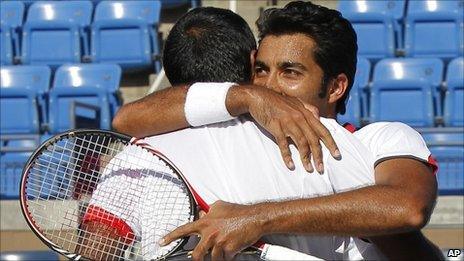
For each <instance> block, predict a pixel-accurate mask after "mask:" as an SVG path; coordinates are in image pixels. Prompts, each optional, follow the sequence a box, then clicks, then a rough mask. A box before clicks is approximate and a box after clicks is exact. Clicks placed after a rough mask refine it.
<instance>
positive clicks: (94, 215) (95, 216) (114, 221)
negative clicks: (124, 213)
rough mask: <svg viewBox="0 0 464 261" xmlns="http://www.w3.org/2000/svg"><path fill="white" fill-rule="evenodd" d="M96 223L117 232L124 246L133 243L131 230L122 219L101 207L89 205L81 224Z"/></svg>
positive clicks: (133, 236)
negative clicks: (123, 241)
mask: <svg viewBox="0 0 464 261" xmlns="http://www.w3.org/2000/svg"><path fill="white" fill-rule="evenodd" d="M91 221H96V222H99V223H102V224H105V225H107V226H109V227H112V228H115V229H116V230H117V233H118V236H120V237H122V238H123V239H124V240H125V243H126V244H131V243H132V242H133V241H134V238H135V235H134V233H133V231H132V228H131V227H130V226H129V225H128V224H127V223H126V222H125V221H124V220H122V219H120V218H119V217H117V216H115V215H113V214H112V213H110V212H108V211H106V210H104V209H103V208H101V207H98V206H95V205H90V206H89V207H88V208H87V212H86V213H85V215H84V218H83V219H82V223H87V222H91Z"/></svg>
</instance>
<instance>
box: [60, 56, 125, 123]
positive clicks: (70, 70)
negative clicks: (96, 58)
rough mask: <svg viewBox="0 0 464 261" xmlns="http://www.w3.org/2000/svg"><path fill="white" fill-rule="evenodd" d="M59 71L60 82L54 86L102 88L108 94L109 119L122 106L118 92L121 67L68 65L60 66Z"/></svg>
mask: <svg viewBox="0 0 464 261" xmlns="http://www.w3.org/2000/svg"><path fill="white" fill-rule="evenodd" d="M60 71H61V72H63V74H62V75H61V78H60V79H59V80H60V81H61V82H59V83H58V82H55V83H56V84H58V85H62V86H75V85H76V83H81V85H82V86H85V87H90V88H103V89H105V90H106V92H107V93H108V102H109V104H110V116H111V118H112V117H113V116H114V115H115V114H116V112H117V111H118V110H119V107H120V106H121V104H122V100H121V95H120V91H119V83H120V81H121V67H119V66H118V65H117V64H110V63H107V64H68V65H63V66H61V68H60ZM76 77H77V78H76Z"/></svg>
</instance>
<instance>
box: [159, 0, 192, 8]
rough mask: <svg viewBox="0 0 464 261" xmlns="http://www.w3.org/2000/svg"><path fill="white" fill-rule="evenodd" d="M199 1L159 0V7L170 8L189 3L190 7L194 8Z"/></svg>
mask: <svg viewBox="0 0 464 261" xmlns="http://www.w3.org/2000/svg"><path fill="white" fill-rule="evenodd" d="M199 2H200V1H198V0H161V7H162V8H163V9H170V8H176V7H179V6H183V5H187V4H190V7H191V8H196V7H198V6H200V3H199Z"/></svg>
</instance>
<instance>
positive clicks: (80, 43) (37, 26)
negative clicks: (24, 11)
mask: <svg viewBox="0 0 464 261" xmlns="http://www.w3.org/2000/svg"><path fill="white" fill-rule="evenodd" d="M92 8H93V6H92V3H91V2H90V1H39V2H35V3H34V4H32V5H31V7H30V8H29V12H28V15H27V21H26V23H25V24H24V29H23V42H22V62H23V63H24V64H46V65H49V66H53V67H56V66H59V65H61V64H64V63H73V62H74V63H78V62H80V61H81V57H82V56H83V55H85V54H86V53H88V50H86V49H88V46H87V38H88V36H87V35H86V32H85V30H86V28H87V29H88V26H89V25H90V21H91V17H92Z"/></svg>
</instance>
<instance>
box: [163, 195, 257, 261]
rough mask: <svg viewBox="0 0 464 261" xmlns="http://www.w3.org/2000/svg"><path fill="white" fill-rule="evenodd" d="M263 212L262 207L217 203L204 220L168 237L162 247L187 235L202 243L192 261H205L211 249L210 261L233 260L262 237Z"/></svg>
mask: <svg viewBox="0 0 464 261" xmlns="http://www.w3.org/2000/svg"><path fill="white" fill-rule="evenodd" d="M261 213H262V212H261V211H260V210H259V205H253V206H246V205H238V204H232V203H227V202H224V201H216V202H215V203H214V204H212V205H211V208H210V210H209V212H208V213H207V214H206V215H204V216H203V217H202V218H200V219H199V220H197V221H195V222H192V223H189V224H186V225H183V226H181V227H179V228H177V229H175V230H174V231H172V232H171V233H169V234H167V235H166V236H165V237H164V239H163V242H162V245H167V244H169V243H170V242H172V241H174V240H176V239H178V238H182V237H185V236H189V235H199V236H200V237H201V240H200V242H199V243H198V245H197V246H196V247H195V249H194V250H193V253H192V258H193V260H203V257H204V256H205V255H206V254H207V253H208V251H209V250H211V260H231V259H233V258H234V256H235V255H236V254H237V253H239V252H240V251H241V250H243V249H245V248H247V247H249V246H252V245H253V244H254V243H255V242H256V241H258V239H259V238H260V237H261V235H262V232H261V228H262V227H263V226H262V224H261V222H262V219H260V218H259V214H261Z"/></svg>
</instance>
